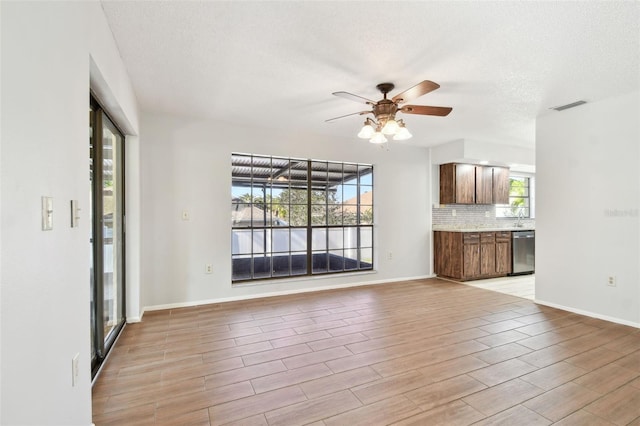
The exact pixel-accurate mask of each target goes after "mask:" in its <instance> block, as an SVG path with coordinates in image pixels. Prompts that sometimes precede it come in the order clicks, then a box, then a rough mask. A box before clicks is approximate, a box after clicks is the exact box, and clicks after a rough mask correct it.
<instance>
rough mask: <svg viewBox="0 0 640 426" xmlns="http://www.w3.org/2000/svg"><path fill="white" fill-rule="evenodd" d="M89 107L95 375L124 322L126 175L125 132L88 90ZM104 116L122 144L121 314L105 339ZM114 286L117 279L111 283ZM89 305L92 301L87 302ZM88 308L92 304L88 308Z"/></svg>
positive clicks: (92, 315) (93, 362) (93, 363)
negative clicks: (90, 127)
mask: <svg viewBox="0 0 640 426" xmlns="http://www.w3.org/2000/svg"><path fill="white" fill-rule="evenodd" d="M90 107H91V109H90V111H92V114H93V128H92V129H91V132H92V134H91V140H92V142H93V144H92V146H91V147H90V149H91V152H90V153H89V154H90V158H92V159H93V165H92V167H93V170H90V173H91V181H90V185H91V200H89V202H90V203H91V235H90V238H91V240H90V242H91V249H92V263H93V266H92V267H93V275H92V276H91V279H92V280H93V283H90V285H91V284H93V294H92V295H91V297H92V298H93V306H92V312H91V313H90V315H91V318H92V320H91V328H92V331H93V332H92V333H91V336H92V341H91V353H92V355H93V356H92V359H91V377H92V378H93V377H95V375H96V374H97V373H98V371H99V370H100V367H101V366H102V363H103V362H104V360H105V358H106V357H107V354H108V353H109V351H110V350H111V348H112V347H113V344H114V343H115V340H116V339H117V337H118V335H119V334H120V332H121V331H122V329H123V328H124V325H125V323H126V291H125V289H126V279H125V278H126V261H125V259H126V205H125V189H126V186H125V185H126V184H125V182H126V177H125V167H124V165H125V161H126V160H125V150H124V145H125V136H124V132H122V130H121V129H120V128H119V127H118V125H117V124H116V122H115V121H114V120H113V119H111V117H109V114H107V112H106V111H105V110H104V109H103V108H102V106H101V105H100V103H99V102H98V101H97V100H96V98H95V97H94V95H93V93H91V97H90ZM104 116H106V117H107V119H108V120H109V122H110V123H111V124H112V125H113V126H114V127H115V130H117V132H118V133H119V136H120V140H121V144H120V145H121V146H120V147H119V149H120V151H121V153H120V157H119V158H121V160H122V161H121V164H120V166H119V168H118V169H119V171H120V173H121V188H120V190H119V191H118V189H117V188H116V192H118V195H116V194H114V198H115V197H117V202H119V203H120V204H121V206H122V207H121V209H120V211H121V214H122V217H121V223H122V227H121V233H120V235H119V236H118V238H120V239H121V242H122V249H121V250H120V252H119V253H118V251H117V250H115V247H114V256H115V255H116V254H120V255H121V259H119V261H120V262H121V264H122V271H121V276H120V277H119V279H120V280H121V281H122V294H121V300H122V318H121V321H119V322H118V323H117V324H115V325H114V328H113V329H112V330H111V331H110V332H109V333H108V336H106V337H107V339H105V330H104V306H105V304H104V302H105V301H104V270H105V265H104V241H105V237H104V225H105V223H104V222H105V221H104V215H103V212H104V203H103V197H104V192H103V176H104V167H103V166H104V163H103V159H104V157H103V144H104V140H103V136H104V135H103V132H104V128H105V127H104V120H103V117H104ZM113 168H114V170H116V168H117V166H116V159H115V158H114V159H113ZM116 220H117V219H116V218H115V217H114V218H113V221H114V223H115V222H116ZM113 284H114V286H115V285H116V283H115V282H114V283H113ZM90 305H91V304H90ZM90 309H91V308H90Z"/></svg>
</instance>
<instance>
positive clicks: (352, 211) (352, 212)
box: [342, 204, 358, 225]
mask: <svg viewBox="0 0 640 426" xmlns="http://www.w3.org/2000/svg"><path fill="white" fill-rule="evenodd" d="M342 223H343V224H344V225H357V223H358V206H357V205H355V204H349V205H345V206H343V208H342Z"/></svg>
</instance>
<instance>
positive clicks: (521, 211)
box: [516, 208, 524, 228]
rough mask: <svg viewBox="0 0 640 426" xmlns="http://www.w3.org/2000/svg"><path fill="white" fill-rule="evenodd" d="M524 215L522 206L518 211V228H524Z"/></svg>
mask: <svg viewBox="0 0 640 426" xmlns="http://www.w3.org/2000/svg"><path fill="white" fill-rule="evenodd" d="M523 216H524V209H523V208H520V211H519V212H518V220H517V221H516V228H522V217H523Z"/></svg>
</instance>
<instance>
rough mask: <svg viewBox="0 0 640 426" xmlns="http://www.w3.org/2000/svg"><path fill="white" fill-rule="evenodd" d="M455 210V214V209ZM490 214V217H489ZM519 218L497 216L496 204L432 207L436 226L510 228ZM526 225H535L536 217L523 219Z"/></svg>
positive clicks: (433, 220)
mask: <svg viewBox="0 0 640 426" xmlns="http://www.w3.org/2000/svg"><path fill="white" fill-rule="evenodd" d="M454 210H455V216H454V215H453V211H454ZM487 216H488V217H487ZM516 220H517V219H507V218H496V206H492V205H467V204H447V205H444V204H441V205H440V206H439V207H433V209H432V222H433V226H434V228H435V227H443V226H444V227H454V228H457V227H460V228H463V227H477V228H510V227H513V224H514V223H515V222H516ZM521 222H522V223H523V224H524V225H525V226H526V227H531V228H534V227H535V219H522V221H521Z"/></svg>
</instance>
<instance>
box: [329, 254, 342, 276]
mask: <svg viewBox="0 0 640 426" xmlns="http://www.w3.org/2000/svg"><path fill="white" fill-rule="evenodd" d="M343 270H344V256H343V252H342V250H332V251H330V252H329V271H331V272H336V271H343Z"/></svg>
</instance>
